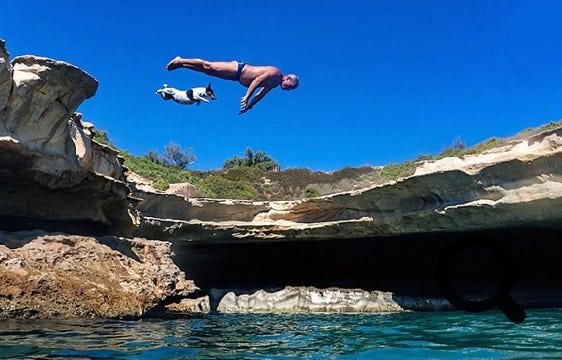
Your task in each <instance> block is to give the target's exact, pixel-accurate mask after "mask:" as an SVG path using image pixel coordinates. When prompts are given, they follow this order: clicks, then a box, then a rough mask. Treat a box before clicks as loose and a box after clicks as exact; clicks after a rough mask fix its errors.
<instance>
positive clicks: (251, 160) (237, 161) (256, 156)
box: [222, 147, 279, 171]
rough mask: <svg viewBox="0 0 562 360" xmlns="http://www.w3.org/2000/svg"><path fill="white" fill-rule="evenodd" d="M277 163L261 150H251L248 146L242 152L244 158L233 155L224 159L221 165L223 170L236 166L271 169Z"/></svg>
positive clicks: (277, 164) (276, 165)
mask: <svg viewBox="0 0 562 360" xmlns="http://www.w3.org/2000/svg"><path fill="white" fill-rule="evenodd" d="M278 166H279V163H278V162H277V161H275V160H273V158H272V157H271V156H269V155H267V154H266V153H265V152H263V151H260V150H258V151H256V152H255V153H254V152H253V151H252V149H251V148H250V147H247V148H246V151H245V152H244V158H241V157H238V156H236V155H234V156H233V157H231V158H230V159H227V160H225V162H224V163H223V165H222V167H223V169H225V170H228V169H232V168H237V167H254V168H258V169H260V170H263V171H272V170H273V169H274V168H275V167H278Z"/></svg>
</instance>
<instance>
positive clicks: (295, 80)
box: [281, 74, 299, 90]
mask: <svg viewBox="0 0 562 360" xmlns="http://www.w3.org/2000/svg"><path fill="white" fill-rule="evenodd" d="M298 86H299V77H298V76H297V75H295V74H289V75H285V76H283V80H281V89H283V90H294V89H296V88H297V87H298Z"/></svg>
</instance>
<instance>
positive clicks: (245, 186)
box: [197, 175, 260, 200]
mask: <svg viewBox="0 0 562 360" xmlns="http://www.w3.org/2000/svg"><path fill="white" fill-rule="evenodd" d="M197 193H198V195H200V196H204V197H212V198H219V199H242V200H255V199H259V198H260V194H259V193H258V192H257V191H256V190H255V189H254V188H253V187H252V186H251V185H250V184H249V183H247V182H243V181H233V180H229V179H226V178H224V177H223V176H222V175H212V176H209V177H207V178H205V179H203V180H201V181H199V183H198V184H197Z"/></svg>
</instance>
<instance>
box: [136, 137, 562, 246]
mask: <svg viewBox="0 0 562 360" xmlns="http://www.w3.org/2000/svg"><path fill="white" fill-rule="evenodd" d="M138 196H139V197H141V198H143V201H141V202H140V204H139V207H138V208H139V209H140V210H141V211H142V212H143V213H144V215H145V217H144V220H143V223H142V225H141V227H140V228H139V229H138V230H137V231H138V232H139V234H143V233H146V234H150V235H151V236H153V237H156V238H159V239H184V240H189V241H205V242H208V241H219V242H225V241H237V242H245V241H267V240H276V241H279V240H285V241H291V240H304V239H315V240H318V239H335V238H338V239H345V238H362V237H368V236H384V235H398V234H416V233H430V232H459V231H461V232H462V231H475V230H483V229H502V228H511V227H518V226H539V227H543V226H546V227H549V228H557V229H559V228H561V227H562V211H561V210H562V129H561V128H557V129H554V130H550V131H546V132H542V133H540V134H537V135H535V136H532V137H529V138H526V139H519V140H514V141H513V142H511V143H509V144H507V145H504V146H501V147H498V148H495V149H492V150H489V151H487V152H484V153H483V154H477V155H467V156H465V157H464V158H462V159H461V158H445V159H441V160H438V161H427V162H424V163H420V164H419V167H418V168H417V171H416V173H415V174H414V175H413V176H410V177H407V178H403V179H400V180H398V181H393V182H389V183H386V184H382V185H376V186H373V187H370V188H365V189H361V190H357V191H351V192H345V193H339V194H334V195H329V196H324V197H320V198H315V199H303V200H297V201H285V202H249V201H233V200H213V199H189V198H183V197H181V196H174V195H157V194H142V193H139V194H138ZM164 204H165V205H164Z"/></svg>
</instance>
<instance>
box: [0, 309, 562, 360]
mask: <svg viewBox="0 0 562 360" xmlns="http://www.w3.org/2000/svg"><path fill="white" fill-rule="evenodd" d="M561 322H562V309H558V310H532V311H528V312H527V319H526V320H525V321H524V322H523V323H521V324H519V325H516V324H514V323H511V322H510V321H509V320H507V319H506V317H505V316H504V315H503V314H502V313H500V312H497V311H493V312H486V313H480V314H470V313H464V312H443V313H402V314H368V315H356V314H314V315H310V314H291V315H279V314H277V315H274V314H251V315H225V314H208V315H198V316H186V317H182V318H176V319H166V320H143V321H108V320H87V319H86V320H84V319H80V320H71V321H20V320H18V321H12V320H8V321H0V358H21V359H59V358H71V359H91V358H95V359H536V358H549V359H553V358H562V324H561Z"/></svg>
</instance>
